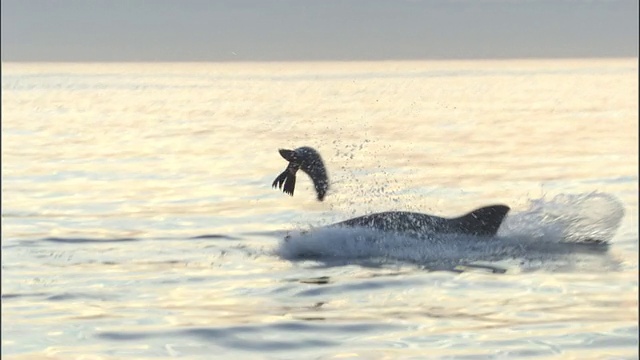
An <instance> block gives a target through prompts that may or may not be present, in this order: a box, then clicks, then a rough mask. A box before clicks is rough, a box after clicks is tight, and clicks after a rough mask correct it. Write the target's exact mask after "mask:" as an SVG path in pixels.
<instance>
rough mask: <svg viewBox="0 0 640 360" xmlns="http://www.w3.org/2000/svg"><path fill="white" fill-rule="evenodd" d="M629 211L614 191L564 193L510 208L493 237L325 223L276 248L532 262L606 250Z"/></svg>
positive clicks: (361, 257)
mask: <svg viewBox="0 0 640 360" xmlns="http://www.w3.org/2000/svg"><path fill="white" fill-rule="evenodd" d="M623 216H624V210H623V207H622V205H621V203H620V202H619V201H618V200H617V199H616V198H615V197H613V196H611V195H609V194H604V193H587V194H578V195H571V194H562V195H558V196H556V197H554V198H552V199H550V200H547V199H545V198H540V199H535V200H531V201H530V206H529V208H528V209H526V210H524V211H521V212H513V213H511V214H509V215H508V216H507V218H506V219H505V221H504V223H503V224H502V227H501V228H500V230H499V232H498V235H497V236H496V237H493V238H480V237H474V236H467V235H458V234H429V235H425V236H421V237H412V236H408V235H404V234H398V233H392V232H383V231H377V230H373V229H370V228H363V227H354V228H328V227H321V228H314V229H310V230H299V231H293V232H291V233H290V234H289V236H287V237H285V238H284V239H283V240H282V241H281V242H280V243H279V245H278V247H277V248H276V250H275V252H276V254H277V255H278V256H280V257H282V258H284V259H288V260H316V261H320V262H323V263H363V262H365V261H375V262H378V263H380V264H381V263H389V262H408V263H413V264H418V265H421V266H425V267H429V268H441V267H444V268H452V267H455V266H457V265H464V264H473V263H478V262H498V261H505V260H506V261H509V260H517V263H519V265H524V267H525V268H526V267H532V266H531V264H534V263H540V262H543V263H544V262H545V261H546V262H549V263H551V262H553V261H554V260H558V259H559V258H566V257H567V255H573V254H604V253H606V252H607V249H608V245H609V242H610V240H611V239H612V238H613V236H614V235H615V232H616V230H617V229H618V227H619V225H620V222H621V220H622V218H623ZM525 264H526V265H525ZM565 265H566V263H565Z"/></svg>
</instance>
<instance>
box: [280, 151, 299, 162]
mask: <svg viewBox="0 0 640 360" xmlns="http://www.w3.org/2000/svg"><path fill="white" fill-rule="evenodd" d="M278 152H279V153H280V156H282V157H283V158H284V159H285V160H287V161H289V162H292V161H296V152H295V151H293V150H287V149H278Z"/></svg>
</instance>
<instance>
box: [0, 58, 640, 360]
mask: <svg viewBox="0 0 640 360" xmlns="http://www.w3.org/2000/svg"><path fill="white" fill-rule="evenodd" d="M298 146H312V147H314V148H316V149H317V150H318V151H319V152H320V154H322V156H323V158H324V161H325V164H326V165H327V167H328V171H329V176H330V179H331V189H330V191H329V193H328V195H327V197H326V199H325V201H324V202H317V201H316V200H315V195H314V192H313V187H312V185H311V181H310V180H309V178H308V177H306V175H304V174H299V176H298V184H297V188H296V193H295V196H293V197H290V196H288V195H285V194H283V193H282V192H280V191H278V190H277V189H276V190H274V189H272V188H271V182H272V181H273V179H274V178H275V177H276V176H277V175H278V174H279V173H280V172H281V171H282V170H283V169H284V168H285V167H286V165H287V164H286V162H285V161H284V160H283V159H282V158H281V157H280V155H279V154H278V151H277V150H278V149H279V148H295V147H298ZM495 203H503V204H507V205H509V206H510V207H511V212H510V213H509V215H508V217H507V218H506V220H505V222H504V223H503V224H502V227H501V228H500V231H499V233H498V236H497V237H496V238H494V239H489V240H487V239H480V238H476V239H473V238H469V237H466V238H465V237H462V236H444V235H443V236H434V237H432V238H429V239H414V238H410V237H406V236H401V235H394V234H384V233H376V232H372V231H367V230H364V229H348V230H340V229H337V230H336V229H323V228H319V227H321V226H322V225H327V224H330V223H333V222H337V221H341V220H345V219H347V218H350V217H353V216H358V215H363V214H367V213H370V212H376V211H385V210H409V211H419V212H425V213H429V214H434V215H440V216H444V217H454V216H459V215H462V214H464V213H466V212H469V211H471V210H472V209H474V208H476V207H479V206H483V205H488V204H495ZM637 214H638V66H637V59H619V60H615V59H614V60H548V61H541V60H535V61H475V62H474V61H468V62H463V61H461V62H446V61H441V62H377V63H247V64H214V63H202V64H15V63H5V64H2V358H3V359H5V358H6V359H43V358H47V359H161V358H173V357H178V358H193V359H196V358H197V359H213V358H221V359H223V358H228V359H332V358H362V359H408V358H412V359H471V358H474V359H485V358H540V359H571V358H572V359H632V358H638V215H637ZM300 230H308V232H307V231H300ZM287 234H289V235H290V238H289V240H288V241H284V240H283V239H284V236H285V235H287ZM589 238H597V239H601V240H605V241H608V242H609V243H610V245H609V248H608V250H607V249H605V248H604V246H583V245H584V244H580V242H581V241H584V240H585V239H589ZM482 266H484V267H482Z"/></svg>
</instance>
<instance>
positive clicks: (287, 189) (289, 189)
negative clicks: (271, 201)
mask: <svg viewBox="0 0 640 360" xmlns="http://www.w3.org/2000/svg"><path fill="white" fill-rule="evenodd" d="M271 186H272V187H274V188H275V187H278V188H279V189H282V191H283V192H284V193H285V194H289V195H291V196H293V190H295V187H296V175H295V174H292V173H291V172H290V171H289V169H288V168H287V169H286V170H285V171H283V172H282V173H281V174H280V175H278V177H277V178H276V179H275V180H273V184H271ZM283 187H284V188H283Z"/></svg>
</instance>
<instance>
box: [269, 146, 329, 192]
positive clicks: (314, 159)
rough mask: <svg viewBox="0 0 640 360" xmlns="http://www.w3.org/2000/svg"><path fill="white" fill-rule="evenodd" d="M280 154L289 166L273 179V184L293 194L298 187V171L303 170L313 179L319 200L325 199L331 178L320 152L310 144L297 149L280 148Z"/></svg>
mask: <svg viewBox="0 0 640 360" xmlns="http://www.w3.org/2000/svg"><path fill="white" fill-rule="evenodd" d="M278 151H279V152H280V155H281V156H282V157H283V158H284V159H285V160H287V161H288V162H289V165H288V166H287V168H286V169H285V170H284V171H283V172H282V173H281V174H280V175H278V177H277V178H276V179H275V180H274V181H273V184H272V186H273V187H278V188H280V189H282V191H283V192H284V193H285V194H289V195H291V196H293V191H294V190H295V187H296V173H297V172H298V170H302V171H303V172H304V173H306V174H307V175H309V177H310V178H311V180H312V181H313V186H314V187H315V190H316V195H317V199H318V201H322V200H324V197H325V195H326V194H327V191H328V190H329V178H328V177H327V169H326V168H325V167H324V162H322V158H321V157H320V154H319V153H318V152H317V151H316V150H315V149H313V148H311V147H308V146H303V147H299V148H297V149H295V150H286V149H280V150H278Z"/></svg>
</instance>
